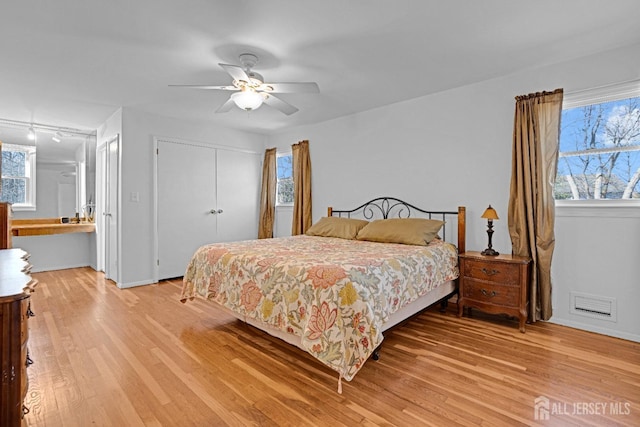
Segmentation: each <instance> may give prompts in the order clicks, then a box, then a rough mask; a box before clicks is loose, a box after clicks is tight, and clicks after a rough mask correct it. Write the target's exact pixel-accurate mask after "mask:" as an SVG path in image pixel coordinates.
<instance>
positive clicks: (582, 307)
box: [571, 292, 617, 322]
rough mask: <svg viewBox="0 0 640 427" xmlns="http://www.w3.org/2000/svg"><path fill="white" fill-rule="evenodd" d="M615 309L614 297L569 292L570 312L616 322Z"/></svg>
mask: <svg viewBox="0 0 640 427" xmlns="http://www.w3.org/2000/svg"><path fill="white" fill-rule="evenodd" d="M616 311H617V310H616V299H615V298H609V297H603V296H598V295H589V294H583V293H581V292H571V314H577V315H580V316H586V317H591V318H594V319H601V320H609V321H611V322H616V321H617V313H616Z"/></svg>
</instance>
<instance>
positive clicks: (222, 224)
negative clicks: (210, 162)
mask: <svg viewBox="0 0 640 427" xmlns="http://www.w3.org/2000/svg"><path fill="white" fill-rule="evenodd" d="M217 166H218V187H217V192H218V209H221V210H222V213H221V214H219V215H218V236H217V239H218V241H219V242H232V241H237V240H249V239H257V238H258V215H259V201H260V181H261V157H260V155H258V154H255V153H246V152H241V151H231V150H218V156H217Z"/></svg>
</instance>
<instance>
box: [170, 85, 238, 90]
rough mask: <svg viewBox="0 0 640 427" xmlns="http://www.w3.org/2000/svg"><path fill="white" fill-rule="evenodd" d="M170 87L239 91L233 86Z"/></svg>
mask: <svg viewBox="0 0 640 427" xmlns="http://www.w3.org/2000/svg"><path fill="white" fill-rule="evenodd" d="M169 86H170V87H186V88H189V89H210V90H239V89H238V88H237V87H235V86H212V85H169Z"/></svg>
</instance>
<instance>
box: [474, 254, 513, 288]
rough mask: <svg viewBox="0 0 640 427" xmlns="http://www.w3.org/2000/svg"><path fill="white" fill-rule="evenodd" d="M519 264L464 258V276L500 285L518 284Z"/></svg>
mask: <svg viewBox="0 0 640 427" xmlns="http://www.w3.org/2000/svg"><path fill="white" fill-rule="evenodd" d="M518 268H519V266H518V265H516V264H507V263H501V262H483V261H476V260H466V262H465V264H464V276H465V277H473V278H474V279H480V280H487V281H490V282H496V283H500V284H501V285H511V286H519V285H520V272H519V270H518Z"/></svg>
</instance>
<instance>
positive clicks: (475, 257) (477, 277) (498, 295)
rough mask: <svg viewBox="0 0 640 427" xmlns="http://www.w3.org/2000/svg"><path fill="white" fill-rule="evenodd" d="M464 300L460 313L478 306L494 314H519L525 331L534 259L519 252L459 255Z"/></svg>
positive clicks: (461, 294)
mask: <svg viewBox="0 0 640 427" xmlns="http://www.w3.org/2000/svg"><path fill="white" fill-rule="evenodd" d="M459 264H460V289H459V291H460V301H458V317H461V316H462V313H463V310H464V307H465V306H466V307H475V308H478V309H480V310H482V311H485V312H487V313H492V314H507V315H511V316H515V317H518V319H519V320H520V332H524V324H525V322H526V321H527V311H528V305H529V292H528V287H529V265H530V264H531V259H530V258H528V257H520V256H515V255H497V256H484V255H482V254H481V253H480V252H464V253H462V254H460V255H459Z"/></svg>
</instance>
